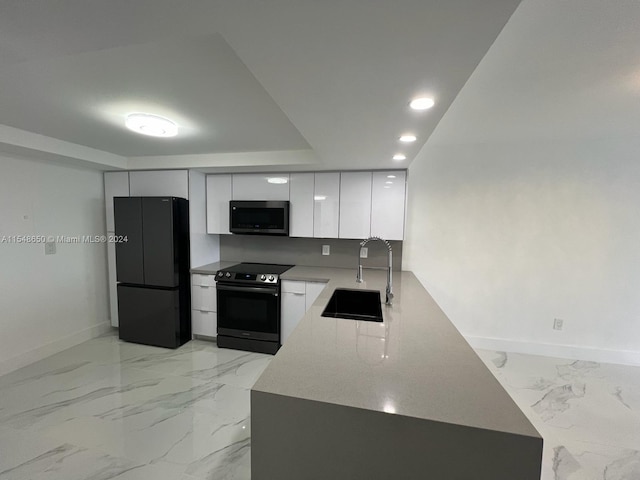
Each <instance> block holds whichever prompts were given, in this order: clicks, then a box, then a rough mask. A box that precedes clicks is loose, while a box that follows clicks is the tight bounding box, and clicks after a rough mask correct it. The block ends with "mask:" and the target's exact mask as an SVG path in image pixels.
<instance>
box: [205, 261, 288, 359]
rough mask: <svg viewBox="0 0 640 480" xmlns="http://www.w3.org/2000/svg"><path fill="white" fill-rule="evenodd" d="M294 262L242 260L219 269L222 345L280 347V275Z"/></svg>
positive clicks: (270, 350)
mask: <svg viewBox="0 0 640 480" xmlns="http://www.w3.org/2000/svg"><path fill="white" fill-rule="evenodd" d="M292 267H293V265H276V264H266V263H239V264H237V265H233V266H231V267H228V268H224V269H221V270H219V271H218V272H216V295H217V301H218V307H217V308H218V339H217V342H218V346H219V347H221V348H233V349H237V350H247V351H250V352H261V353H271V354H274V353H276V352H277V351H278V349H279V348H280V275H281V274H283V273H284V272H286V271H287V270H289V269H290V268H292Z"/></svg>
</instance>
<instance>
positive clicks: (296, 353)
mask: <svg viewBox="0 0 640 480" xmlns="http://www.w3.org/2000/svg"><path fill="white" fill-rule="evenodd" d="M393 274H394V280H393V290H394V293H395V298H394V305H393V306H391V307H387V306H385V305H383V306H382V308H383V317H384V321H383V322H382V323H375V322H364V321H355V320H347V319H340V318H327V317H322V316H321V313H322V310H323V309H324V307H325V305H326V303H327V302H328V300H329V298H330V297H331V294H332V293H333V291H334V289H335V288H337V287H341V288H363V289H376V290H380V291H381V298H382V300H383V301H384V290H385V285H386V272H384V271H380V270H371V271H370V270H366V269H365V271H364V279H365V283H362V284H358V283H356V282H355V276H356V272H355V269H341V268H322V267H303V266H300V267H294V268H292V269H291V270H289V271H287V272H285V273H284V274H283V275H282V279H283V280H305V281H328V282H329V283H328V285H327V287H326V288H325V289H324V291H323V292H322V293H321V294H320V296H319V297H318V299H317V300H316V302H315V303H314V304H313V306H312V307H311V309H310V310H309V311H308V312H307V313H306V315H305V316H304V318H303V319H302V321H301V322H300V324H299V325H298V327H297V328H296V329H295V331H294V332H293V333H292V334H291V336H290V337H289V338H288V340H287V342H286V344H285V345H284V346H283V347H282V348H281V349H280V351H279V352H278V353H277V354H276V356H275V358H274V359H273V360H272V362H271V363H270V365H269V366H268V367H267V369H266V370H265V371H264V373H263V374H262V376H261V377H260V378H259V379H258V381H257V382H256V384H255V385H254V387H253V390H256V391H261V392H266V393H272V394H277V395H287V396H292V397H297V398H304V399H308V400H315V401H319V402H328V403H333V404H339V405H344V406H349V407H354V408H362V409H368V410H374V411H381V412H387V413H394V414H397V415H404V416H408V417H415V418H420V419H429V420H433V421H440V422H446V423H452V424H458V425H465V426H470V427H477V428H482V429H489V430H496V431H504V432H509V433H515V434H521V435H527V436H534V437H540V435H539V434H538V432H537V431H536V430H535V428H534V427H533V426H532V425H531V423H530V422H529V420H528V419H527V418H526V417H525V415H524V414H523V413H522V412H521V411H520V409H519V408H518V407H517V406H516V404H515V403H514V402H513V400H512V399H511V398H510V397H509V396H508V394H507V393H506V392H505V391H504V389H503V388H502V386H501V385H500V384H499V383H498V381H497V380H496V379H495V378H494V377H493V375H492V374H491V373H490V372H489V370H488V369H487V368H486V367H485V366H484V364H483V363H482V361H481V360H480V359H479V358H478V356H477V355H476V354H475V352H474V351H473V349H472V348H471V347H470V346H469V345H468V344H467V342H466V340H465V339H464V338H463V337H462V335H461V334H460V333H459V332H458V331H457V329H456V328H455V327H454V326H453V324H452V323H451V322H450V321H449V319H448V318H447V317H446V315H445V314H444V313H443V312H442V310H441V309H440V308H439V307H438V305H437V304H436V303H435V301H434V300H433V298H432V297H431V295H429V293H428V292H427V291H426V290H425V289H424V288H423V287H422V285H421V284H420V282H418V280H417V279H416V277H415V276H414V275H413V273H411V272H393Z"/></svg>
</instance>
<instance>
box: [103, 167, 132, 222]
mask: <svg viewBox="0 0 640 480" xmlns="http://www.w3.org/2000/svg"><path fill="white" fill-rule="evenodd" d="M128 196H129V172H105V174H104V200H105V208H106V213H107V232H113V231H115V224H114V222H113V197H128Z"/></svg>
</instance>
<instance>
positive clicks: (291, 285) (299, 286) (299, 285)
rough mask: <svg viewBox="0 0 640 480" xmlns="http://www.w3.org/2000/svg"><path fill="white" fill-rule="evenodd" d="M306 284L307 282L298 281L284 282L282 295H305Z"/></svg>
mask: <svg viewBox="0 0 640 480" xmlns="http://www.w3.org/2000/svg"><path fill="white" fill-rule="evenodd" d="M304 284H305V282H299V281H297V280H282V285H281V287H280V288H281V290H282V293H297V294H298V295H304V294H305V288H304Z"/></svg>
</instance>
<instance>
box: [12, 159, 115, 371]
mask: <svg viewBox="0 0 640 480" xmlns="http://www.w3.org/2000/svg"><path fill="white" fill-rule="evenodd" d="M104 233H105V213H104V186H103V182H102V172H98V171H92V170H81V169H75V168H72V167H64V166H56V165H53V164H47V163H45V162H40V161H32V160H25V159H16V158H10V157H0V238H1V237H2V236H3V235H69V236H74V235H83V234H84V235H100V234H104ZM44 248H45V247H44V245H43V244H12V243H0V266H1V270H0V272H1V273H0V292H2V294H1V295H0V299H1V300H0V301H1V304H0V312H1V313H0V374H2V373H6V372H8V371H11V370H14V369H16V368H19V367H21V366H23V365H26V364H28V363H31V362H33V361H36V360H39V359H42V358H44V357H46V356H48V355H51V354H53V353H56V352H58V351H61V350H63V349H65V348H69V347H70V346H72V345H75V344H77V343H80V342H82V341H85V340H87V339H89V338H92V337H94V336H97V335H99V334H100V333H102V332H104V331H106V330H108V329H109V323H108V312H109V307H108V302H107V269H106V246H105V244H102V243H94V244H82V243H81V244H62V243H58V244H57V253H56V254H55V255H47V256H45V254H44Z"/></svg>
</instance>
